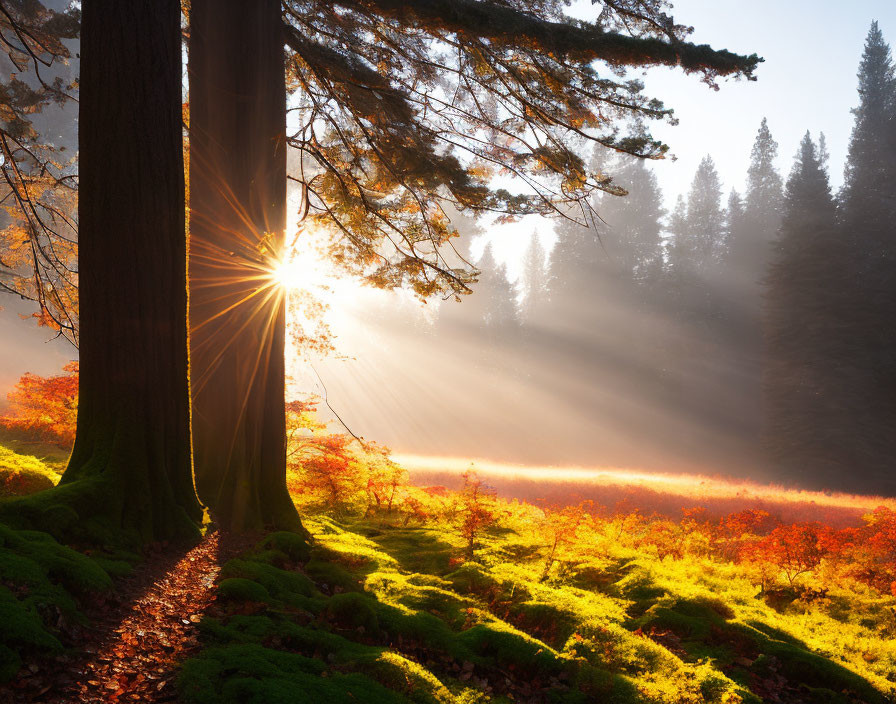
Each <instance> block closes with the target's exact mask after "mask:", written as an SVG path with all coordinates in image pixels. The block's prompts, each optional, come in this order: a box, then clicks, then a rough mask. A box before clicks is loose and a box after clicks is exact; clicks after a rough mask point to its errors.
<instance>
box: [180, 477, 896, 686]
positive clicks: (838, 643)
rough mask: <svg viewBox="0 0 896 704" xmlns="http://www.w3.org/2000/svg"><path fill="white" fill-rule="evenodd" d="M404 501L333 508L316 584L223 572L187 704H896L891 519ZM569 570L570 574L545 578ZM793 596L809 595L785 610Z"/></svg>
mask: <svg viewBox="0 0 896 704" xmlns="http://www.w3.org/2000/svg"><path fill="white" fill-rule="evenodd" d="M398 496H400V497H401V499H400V500H399V503H398V509H397V510H396V511H394V512H393V514H391V515H389V516H384V515H383V514H382V513H380V514H378V515H372V514H370V513H369V512H368V511H367V507H366V504H365V502H364V501H360V502H358V503H357V504H356V506H355V509H354V512H353V513H348V512H346V510H345V507H340V508H339V511H338V515H339V517H338V518H337V519H334V518H332V517H330V516H328V515H327V513H330V514H333V513H337V511H336V508H337V507H329V508H327V507H326V506H323V505H319V507H318V508H319V509H325V512H324V513H318V514H316V515H313V516H310V517H308V518H307V521H306V524H307V525H308V527H309V528H310V530H311V531H312V532H313V533H314V535H315V546H314V547H312V549H311V554H310V561H309V562H307V563H306V564H304V566H302V565H301V564H296V563H293V564H292V565H287V564H284V563H279V565H278V563H277V559H278V558H276V556H275V555H274V554H273V553H271V551H270V550H269V549H268V546H267V545H266V544H265V545H261V544H260V545H258V546H257V547H256V548H254V549H253V550H250V551H248V552H247V553H245V554H243V555H241V556H240V557H239V558H238V559H237V560H234V561H232V562H231V563H229V564H228V565H226V566H225V568H224V570H223V572H222V577H226V579H225V580H224V581H222V582H221V584H220V588H219V598H218V601H217V602H216V603H217V606H216V607H215V608H214V609H213V610H212V611H211V612H210V613H208V614H207V615H206V617H205V619H204V620H203V622H202V624H201V630H202V632H203V634H204V636H203V642H204V646H205V647H204V649H203V650H202V651H201V652H200V654H199V655H198V656H197V657H195V658H194V659H192V660H190V661H189V662H188V663H186V665H185V666H184V669H183V672H182V676H181V679H180V689H181V693H182V696H183V697H184V699H185V701H186V702H188V703H189V704H192V703H193V702H212V701H225V702H228V701H233V702H236V701H244V700H247V699H240V697H250V698H249V699H248V701H255V699H252V698H251V697H256V698H257V700H258V701H262V700H264V701H267V700H268V699H264V697H270V701H281V700H282V701H293V700H296V699H295V697H296V696H299V695H295V694H294V693H295V692H300V691H306V690H305V689H304V688H305V687H306V686H307V687H308V688H309V689H307V692H309V694H307V697H312V698H313V693H314V692H317V689H316V688H317V687H327V688H329V689H327V692H328V696H330V697H333V698H335V699H337V700H341V699H351V700H353V701H354V700H357V701H371V702H379V701H384V702H391V701H396V702H397V701H412V702H446V703H447V702H458V703H465V702H473V701H475V702H489V701H494V702H501V701H511V700H512V701H532V702H548V701H550V702H559V703H568V704H573V703H576V704H578V703H579V702H585V701H594V700H599V701H614V702H632V703H635V702H638V703H642V704H666V703H667V702H679V703H682V704H715V703H718V704H722V703H723V702H725V703H728V704H731V703H732V702H741V703H742V704H758V703H759V702H760V701H769V700H775V699H778V700H781V701H807V702H809V701H811V702H816V701H818V702H821V701H848V700H858V701H863V702H868V703H869V704H878V703H879V704H884V702H886V701H888V697H889V696H892V694H893V693H894V691H893V683H892V680H891V677H890V676H891V674H892V672H893V671H894V668H896V647H894V645H893V640H892V635H894V634H896V623H894V622H893V616H892V612H891V609H892V608H893V605H894V604H896V597H894V596H893V595H890V594H889V585H887V588H886V590H884V591H882V592H878V591H876V590H874V589H871V590H869V589H868V588H867V587H866V586H864V585H865V583H864V582H862V581H861V580H860V579H858V578H853V577H851V576H849V574H850V570H852V569H855V568H856V566H857V564H858V563H857V560H859V559H860V555H859V554H858V553H856V552H855V550H856V546H857V545H858V544H859V543H861V544H863V545H871V546H874V548H873V549H874V550H875V551H879V552H876V553H875V554H876V555H877V559H880V560H882V562H881V563H880V564H881V565H883V564H884V562H883V560H886V559H892V534H891V532H892V530H893V525H896V521H894V518H893V516H894V513H893V511H892V510H891V509H889V508H887V509H884V508H882V509H879V510H878V511H875V512H874V513H873V514H872V515H870V516H868V517H867V518H866V519H865V521H863V522H862V524H861V525H858V526H852V527H850V528H843V529H839V530H834V529H832V528H830V527H827V526H824V525H821V524H810V523H802V524H786V525H785V524H776V522H775V520H774V518H773V517H772V516H770V515H769V514H768V513H767V512H766V511H763V510H761V509H753V510H747V511H741V512H739V513H737V514H731V515H714V514H712V513H711V512H709V511H707V510H705V509H702V508H700V507H695V508H690V509H686V510H685V511H684V512H683V516H682V518H681V519H680V520H678V521H671V520H669V519H661V518H659V517H645V516H642V515H638V514H632V513H623V514H616V513H612V512H610V513H606V514H598V513H596V512H592V511H590V510H589V509H590V507H589V506H587V505H585V506H583V505H578V506H568V507H556V508H555V509H553V510H547V511H544V510H540V509H537V508H535V507H533V506H530V505H527V504H524V503H518V502H506V501H503V500H501V499H498V498H496V497H494V496H484V495H483V490H482V486H481V482H479V480H478V479H477V478H476V477H475V476H474V475H472V474H468V475H467V476H466V477H463V478H461V483H460V484H459V485H458V490H457V491H450V490H440V489H434V490H431V491H428V492H427V491H423V490H420V489H415V488H414V487H409V486H402V487H400V488H399V491H398ZM411 496H413V498H414V500H415V502H417V503H419V504H422V505H425V506H426V516H427V517H426V518H424V519H420V520H421V521H422V522H421V525H420V526H419V527H414V528H408V527H407V526H405V525H403V523H404V521H403V516H402V512H403V511H404V510H405V509H404V508H402V506H403V502H404V501H405V500H406V499H407V498H410V497H411ZM485 501H487V502H488V506H489V508H488V512H489V514H490V516H491V519H490V520H489V521H488V526H485V525H482V524H481V523H480V524H479V526H478V527H479V528H481V529H483V530H485V528H486V527H487V529H488V530H487V535H488V539H487V540H484V539H482V540H479V541H477V544H476V551H475V558H476V561H471V560H469V559H468V546H469V541H468V534H467V533H465V532H464V531H463V530H462V528H463V526H464V525H465V523H467V521H468V519H469V517H471V516H472V517H475V518H477V521H478V520H479V519H481V518H483V515H482V513H481V511H482V508H483V507H482V504H483V502H485ZM856 531H859V532H860V533H861V536H859V535H858V534H857V533H856ZM887 541H891V542H889V543H888V542H887ZM886 545H889V551H890V552H889V553H887V552H886V550H887V548H885V547H884V546H886ZM670 546H671V547H670ZM887 554H889V555H890V557H889V558H888V557H886V555H887ZM552 555H553V557H552ZM449 558H451V559H449ZM552 559H561V560H562V561H563V562H564V563H565V565H566V568H565V569H563V570H559V571H552V572H551V573H550V578H549V579H545V578H544V575H545V561H546V560H552ZM862 559H865V558H862ZM759 560H762V561H763V562H764V564H765V565H766V566H767V568H768V569H767V571H768V574H769V579H770V583H769V584H768V585H767V586H768V592H767V593H765V594H762V593H760V594H756V588H755V587H756V584H757V583H756V582H755V581H754V573H753V571H752V570H753V566H754V563H755V562H757V561H759ZM458 563H461V564H458ZM881 573H882V572H881ZM302 575H307V578H308V579H309V580H310V581H304V582H302V584H301V585H299V584H298V583H296V584H295V586H290V585H291V584H293V582H294V580H295V578H296V577H298V576H302ZM253 585H254V586H253ZM810 585H814V586H818V587H822V586H823V587H824V588H823V589H814V586H810ZM782 588H790V589H792V590H793V593H792V594H791V595H790V596H789V597H788V598H787V599H783V600H782V599H775V598H771V596H770V593H771V592H774V594H775V595H777V594H778V593H779V592H780V591H781V589H782ZM819 594H820V596H819ZM350 674H351V675H352V676H353V677H354V679H347V677H348V676H349V675H350ZM312 676H313V677H315V678H316V679H315V680H314V682H318V683H321V684H306V683H308V682H311V679H310V678H311V677H312ZM807 688H811V689H807ZM291 692H292V693H293V694H292V695H290V693H291ZM289 696H293V699H289V698H288V697H289ZM301 696H306V695H301ZM301 696H300V698H299V699H298V701H304V699H301ZM309 701H310V699H309Z"/></svg>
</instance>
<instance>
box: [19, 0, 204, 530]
mask: <svg viewBox="0 0 896 704" xmlns="http://www.w3.org/2000/svg"><path fill="white" fill-rule="evenodd" d="M181 75H182V71H181V28H180V3H179V2H178V0H133V1H132V2H127V3H124V2H119V1H118V0H89V1H88V2H85V3H84V5H83V20H82V28H81V78H80V85H81V93H80V119H79V124H80V131H79V137H78V142H79V153H80V165H79V172H80V189H79V203H78V222H79V280H78V285H79V296H80V309H81V315H80V335H81V346H80V393H79V402H78V421H77V437H76V439H75V446H74V450H73V452H72V455H71V458H70V460H69V463H68V468H67V469H66V471H65V474H64V475H63V478H62V481H61V483H60V485H59V486H58V487H56V488H54V489H51V490H50V491H49V492H45V493H44V494H41V495H38V496H37V497H35V498H34V499H33V500H32V499H27V498H26V499H24V500H22V501H21V502H20V505H19V506H16V505H8V506H5V507H4V508H5V510H6V511H8V512H10V513H15V512H16V511H19V510H21V512H22V514H24V515H25V516H26V517H28V516H30V517H31V518H33V519H34V520H35V522H39V521H40V520H41V519H40V514H35V513H34V510H45V509H47V508H52V507H54V506H56V505H66V506H67V507H68V509H73V510H74V512H75V513H76V514H77V515H76V516H73V515H72V513H71V512H70V511H64V512H54V513H52V514H50V515H51V516H52V518H51V519H48V520H52V522H53V523H54V525H53V526H52V529H54V530H58V529H59V528H60V525H59V524H60V522H62V519H63V518H65V519H67V520H66V521H65V522H66V523H67V524H69V525H70V527H71V528H75V527H78V528H80V529H81V530H82V531H84V532H85V533H86V534H88V535H90V536H92V537H94V538H96V537H97V532H96V531H98V530H101V529H102V528H103V527H105V529H106V530H108V529H109V528H112V529H121V530H124V532H125V534H126V535H129V536H130V537H132V538H133V539H134V540H135V541H141V540H143V541H145V540H151V539H170V538H174V537H178V536H184V535H190V534H196V533H197V530H196V521H198V519H199V518H200V515H201V514H200V511H199V504H198V502H197V500H196V495H195V493H194V490H193V479H192V474H191V461H190V411H189V403H190V399H189V390H188V384H187V296H186V235H185V228H184V168H183V166H184V164H183V150H182V138H183V137H182V134H183V133H182V117H181V107H180V105H181ZM75 518H77V519H79V520H77V522H75ZM62 528H63V529H65V527H64V526H62ZM67 537H71V536H70V535H69V536H67ZM106 539H108V534H107V535H106Z"/></svg>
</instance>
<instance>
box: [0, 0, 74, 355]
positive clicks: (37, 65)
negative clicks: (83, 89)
mask: <svg viewBox="0 0 896 704" xmlns="http://www.w3.org/2000/svg"><path fill="white" fill-rule="evenodd" d="M79 29H80V10H79V9H78V8H77V7H76V6H75V4H74V3H72V4H71V6H70V7H69V8H67V9H66V10H65V11H63V12H59V11H56V10H51V9H47V8H46V7H44V6H43V5H42V4H41V3H40V2H38V1H37V0H29V1H28V2H15V3H6V4H4V6H3V13H2V16H0V37H2V44H3V51H4V53H5V54H6V58H8V59H9V62H10V63H11V64H12V67H14V69H15V70H13V71H10V73H9V74H8V77H7V78H5V79H4V80H3V81H2V82H0V106H2V107H0V165H2V167H3V168H2V169H0V174H2V177H0V196H2V197H0V203H2V205H0V208H2V212H3V213H4V215H5V216H6V222H5V224H4V227H3V229H2V230H0V291H7V292H10V293H14V294H16V295H18V296H21V297H23V298H26V299H30V300H33V301H35V302H36V303H37V304H38V312H37V313H35V314H34V317H35V318H36V319H37V321H38V323H39V324H41V325H47V326H49V327H51V328H53V329H55V330H56V331H57V332H59V334H61V335H64V336H65V337H67V338H68V339H69V340H70V341H72V342H76V341H77V319H78V311H77V266H76V257H77V245H76V242H75V240H76V236H75V231H76V225H75V220H76V218H75V215H74V211H75V189H76V187H77V175H76V173H75V170H74V168H73V163H72V162H71V161H70V160H69V159H68V158H66V147H67V146H71V145H67V144H66V142H65V139H64V137H62V136H61V134H62V133H63V132H64V131H65V129H64V128H61V127H59V126H58V125H57V126H55V127H54V128H53V129H52V130H51V129H45V130H44V132H46V133H49V132H51V131H52V135H51V134H40V133H39V132H38V131H37V129H36V127H35V120H34V114H35V113H37V112H40V111H41V110H43V109H44V108H46V107H47V106H50V105H52V106H54V107H56V108H57V109H62V108H63V107H64V106H66V105H69V106H70V105H71V101H72V100H73V95H74V94H75V93H76V91H77V79H76V78H75V77H74V76H72V75H69V68H68V64H69V61H70V60H71V59H72V53H71V51H70V48H69V46H68V45H67V42H66V40H70V39H72V38H74V37H77V36H78V31H79ZM57 119H58V116H57Z"/></svg>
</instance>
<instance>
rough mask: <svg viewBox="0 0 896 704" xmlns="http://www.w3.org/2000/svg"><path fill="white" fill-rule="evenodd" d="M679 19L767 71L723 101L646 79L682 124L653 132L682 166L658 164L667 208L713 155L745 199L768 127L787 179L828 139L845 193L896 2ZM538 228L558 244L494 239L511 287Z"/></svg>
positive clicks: (760, 6)
mask: <svg viewBox="0 0 896 704" xmlns="http://www.w3.org/2000/svg"><path fill="white" fill-rule="evenodd" d="M599 8H600V6H599V5H594V6H592V4H591V0H577V1H576V3H575V5H574V6H573V12H574V13H575V14H576V15H578V16H581V17H589V16H590V17H594V16H596V13H597V12H598V11H599ZM672 14H673V16H674V17H675V20H676V21H677V22H679V23H681V24H686V25H690V26H693V27H694V29H695V31H694V34H693V35H692V41H695V42H697V43H701V44H702V43H707V44H711V45H712V46H713V47H715V48H719V49H722V48H727V49H730V50H731V51H736V52H738V53H754V52H755V53H757V54H759V55H760V56H762V57H763V58H765V63H763V64H761V65H760V67H759V69H758V71H757V73H756V75H757V77H758V79H759V80H758V81H727V82H726V81H723V82H721V83H720V89H719V90H718V91H713V90H712V89H710V88H708V87H707V86H706V85H705V84H703V83H701V82H700V79H699V77H697V76H687V75H684V74H683V73H682V72H681V71H680V70H674V69H653V70H651V71H650V72H649V74H648V75H647V76H646V78H645V81H646V84H647V90H646V92H647V94H648V95H651V96H655V97H658V98H660V99H662V100H663V101H664V102H665V103H666V105H667V107H672V108H674V109H675V115H676V117H678V119H679V124H678V126H675V127H672V126H669V125H666V124H663V123H652V131H653V133H654V135H655V136H657V137H658V138H660V139H662V140H663V141H665V142H666V143H667V144H668V145H669V146H670V147H671V153H673V154H675V155H676V157H677V159H676V160H675V161H672V160H665V161H660V162H655V163H654V164H655V169H656V173H657V176H658V177H659V179H660V185H661V186H662V189H663V192H664V194H665V197H666V204H667V207H669V208H670V209H671V208H672V207H673V206H674V203H675V199H676V197H677V196H678V194H680V193H685V192H686V191H687V190H688V188H689V186H690V182H691V179H692V178H693V176H694V172H695V170H696V168H697V164H698V163H699V161H700V160H701V159H702V158H703V157H704V156H705V155H706V154H711V155H712V157H713V159H714V160H715V162H716V166H717V168H718V170H719V173H720V175H721V178H722V182H723V187H724V189H725V193H726V196H727V192H728V191H729V190H730V189H731V188H732V187H734V188H737V189H738V191H740V192H741V193H743V187H744V181H745V177H746V171H747V166H748V164H749V158H750V149H751V147H752V145H753V140H754V139H755V136H756V130H757V129H758V128H759V123H760V122H761V120H762V118H763V117H767V118H768V121H769V127H770V128H771V130H772V134H773V135H774V137H775V139H776V140H777V142H778V144H779V158H778V164H779V169H780V171H781V174H782V176H784V177H785V178H786V177H787V174H788V172H789V171H790V166H791V164H792V161H793V155H794V154H795V153H796V149H797V146H798V145H799V141H800V139H801V138H802V136H803V135H804V134H805V132H806V130H807V129H808V130H811V132H812V134H813V136H815V137H817V135H818V133H819V132H824V133H825V137H826V138H827V143H828V149H829V151H830V153H831V164H830V171H831V180H832V182H833V184H834V187H835V189H836V188H838V187H839V185H840V183H841V181H842V174H843V163H844V160H845V158H846V150H847V145H848V143H849V135H850V132H851V130H852V123H853V117H852V114H851V113H850V109H851V108H853V107H855V105H856V103H857V93H856V84H857V80H856V71H857V69H858V65H859V60H860V58H861V55H862V48H863V46H864V42H865V36H866V35H867V33H868V28H869V26H870V24H871V21H872V20H874V19H876V20H878V22H879V23H880V26H881V29H882V31H883V33H884V36H885V38H886V39H887V41H888V42H889V43H890V45H891V46H893V45H894V44H896V0H853V1H852V2H846V3H844V2H842V1H837V2H834V1H833V0H749V2H748V1H747V0H678V1H677V2H675V3H674V9H673V12H672ZM631 75H632V76H634V75H636V74H634V73H633V74H631ZM536 227H537V228H538V230H539V232H541V233H542V238H543V241H544V242H545V243H546V244H552V243H553V236H552V234H551V233H550V225H544V224H539V223H537V222H536V220H535V219H534V218H530V219H528V222H524V223H522V224H518V225H515V226H508V227H504V228H500V229H498V230H492V231H490V232H489V235H490V238H491V240H492V242H493V246H494V249H495V251H496V254H497V256H498V257H499V259H503V260H504V261H505V262H506V263H507V265H508V273H509V275H510V276H511V278H514V277H516V275H517V273H518V270H519V258H520V256H521V253H522V252H523V251H524V250H525V247H526V246H527V244H528V242H529V234H530V233H531V232H532V230H533V229H535V228H536ZM480 244H482V243H480ZM477 251H478V250H477V249H474V252H477Z"/></svg>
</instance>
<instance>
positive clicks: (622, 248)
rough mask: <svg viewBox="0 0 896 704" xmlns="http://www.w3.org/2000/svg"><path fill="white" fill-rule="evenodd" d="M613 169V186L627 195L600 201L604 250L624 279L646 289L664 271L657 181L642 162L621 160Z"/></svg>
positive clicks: (662, 213)
mask: <svg viewBox="0 0 896 704" xmlns="http://www.w3.org/2000/svg"><path fill="white" fill-rule="evenodd" d="M612 170H613V174H614V176H613V183H615V184H616V185H619V186H621V187H623V188H624V189H625V190H626V191H627V192H628V195H627V196H626V197H624V198H619V197H614V196H606V197H604V198H602V199H601V203H600V206H599V208H600V214H601V218H602V219H603V221H604V223H605V227H603V228H602V232H603V233H604V235H603V236H604V238H605V241H606V248H607V251H608V253H609V256H610V258H611V259H612V260H613V262H614V264H616V266H617V267H618V269H619V271H620V274H621V275H622V276H623V277H624V279H626V280H628V281H630V282H634V283H637V284H639V285H642V286H647V285H649V284H651V283H655V282H657V281H658V280H659V278H660V277H661V275H662V269H663V242H662V229H663V228H662V220H663V216H664V215H665V211H664V209H663V205H662V201H663V198H662V192H661V191H660V187H659V182H658V181H657V178H656V174H654V173H653V171H651V170H650V169H648V168H647V165H646V164H645V163H644V162H643V161H641V160H637V159H631V158H625V157H620V158H619V160H618V162H617V164H616V165H615V166H614V168H613V169H612Z"/></svg>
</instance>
